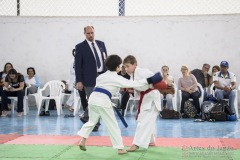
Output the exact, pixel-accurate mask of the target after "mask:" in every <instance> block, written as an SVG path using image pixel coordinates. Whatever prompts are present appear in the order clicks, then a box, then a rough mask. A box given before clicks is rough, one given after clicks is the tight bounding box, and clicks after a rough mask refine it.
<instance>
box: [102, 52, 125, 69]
mask: <svg viewBox="0 0 240 160" xmlns="http://www.w3.org/2000/svg"><path fill="white" fill-rule="evenodd" d="M120 64H122V59H121V57H119V56H118V55H114V54H113V55H110V56H108V57H107V59H106V60H105V65H106V67H107V69H108V70H110V71H116V69H117V67H118V66H119V65H120Z"/></svg>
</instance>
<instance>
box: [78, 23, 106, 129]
mask: <svg viewBox="0 0 240 160" xmlns="http://www.w3.org/2000/svg"><path fill="white" fill-rule="evenodd" d="M94 32H95V31H94V27H93V26H86V27H84V34H85V36H86V40H84V41H83V42H81V43H79V44H77V45H76V47H75V49H76V55H75V74H76V83H77V89H78V90H80V91H82V90H83V89H84V90H85V92H86V95H87V98H88V97H89V96H90V94H91V93H92V91H93V89H94V87H95V85H96V78H97V76H98V75H99V74H102V73H104V72H105V71H106V68H105V65H104V59H106V57H107V50H106V47H105V44H104V42H102V41H98V40H95V39H94ZM88 119H89V117H88V108H86V110H85V112H84V114H83V116H82V117H81V118H80V120H81V121H82V122H83V123H86V122H87V121H88ZM99 126H100V123H99V122H98V123H97V125H96V126H95V128H94V130H93V131H98V127H99Z"/></svg>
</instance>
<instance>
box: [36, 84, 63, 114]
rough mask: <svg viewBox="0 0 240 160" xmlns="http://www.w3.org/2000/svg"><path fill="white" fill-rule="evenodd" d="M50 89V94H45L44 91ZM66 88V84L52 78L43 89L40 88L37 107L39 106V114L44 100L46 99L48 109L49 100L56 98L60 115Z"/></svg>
mask: <svg viewBox="0 0 240 160" xmlns="http://www.w3.org/2000/svg"><path fill="white" fill-rule="evenodd" d="M47 89H49V96H43V94H42V92H43V91H46V90H47ZM64 89H65V84H64V83H63V82H61V81H59V80H52V81H49V82H47V83H46V84H45V85H44V86H43V88H42V89H39V90H38V92H37V108H38V115H39V113H40V109H41V105H42V101H43V100H44V99H45V100H46V103H45V111H47V110H48V106H49V101H50V99H54V100H55V102H56V108H57V114H58V115H60V114H61V113H62V106H61V101H62V100H61V98H62V91H63V90H64Z"/></svg>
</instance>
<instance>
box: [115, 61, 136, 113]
mask: <svg viewBox="0 0 240 160" xmlns="http://www.w3.org/2000/svg"><path fill="white" fill-rule="evenodd" d="M118 75H120V76H122V77H124V78H126V79H130V76H129V75H128V74H127V72H126V70H125V66H124V65H122V68H121V71H120V72H118ZM120 94H121V95H122V97H121V98H122V99H121V104H120V108H121V110H122V116H124V112H125V109H126V107H127V102H128V100H129V97H130V96H129V94H133V89H132V88H121V89H120Z"/></svg>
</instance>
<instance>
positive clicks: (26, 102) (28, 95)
mask: <svg viewBox="0 0 240 160" xmlns="http://www.w3.org/2000/svg"><path fill="white" fill-rule="evenodd" d="M28 88H29V87H26V89H25V97H24V98H25V101H24V103H25V104H26V107H25V108H26V111H27V113H28V112H29V105H28V98H29V97H31V96H32V97H34V98H35V101H36V104H37V102H38V94H37V93H38V90H39V89H40V88H39V87H38V88H37V93H33V94H27V89H28ZM24 111H25V109H24ZM27 113H26V114H27ZM24 115H25V114H24Z"/></svg>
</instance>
